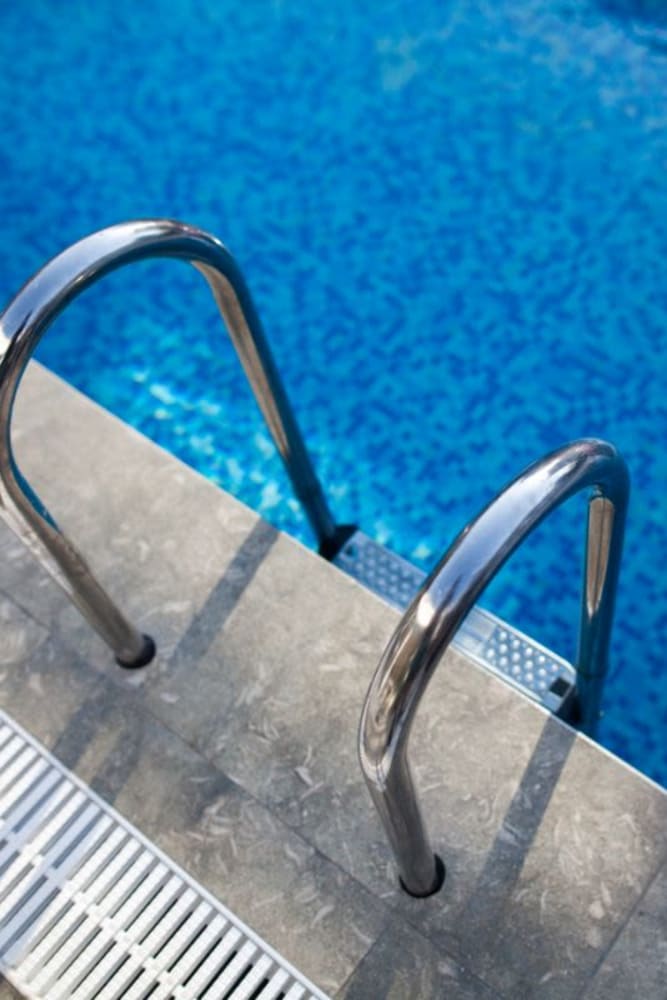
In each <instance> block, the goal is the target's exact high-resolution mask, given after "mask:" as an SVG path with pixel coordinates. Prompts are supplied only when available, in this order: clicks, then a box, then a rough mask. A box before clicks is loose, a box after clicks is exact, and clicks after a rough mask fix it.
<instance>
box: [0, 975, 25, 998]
mask: <svg viewBox="0 0 667 1000" xmlns="http://www.w3.org/2000/svg"><path fill="white" fill-rule="evenodd" d="M20 996H21V994H20V993H17V992H16V990H15V989H14V987H13V986H11V985H10V984H9V983H8V982H7V980H6V979H3V977H2V976H0V1000H19V998H20Z"/></svg>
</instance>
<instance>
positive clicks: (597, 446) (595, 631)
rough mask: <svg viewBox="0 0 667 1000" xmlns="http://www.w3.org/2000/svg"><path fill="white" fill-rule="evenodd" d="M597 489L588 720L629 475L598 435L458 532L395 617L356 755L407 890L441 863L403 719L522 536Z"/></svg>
mask: <svg viewBox="0 0 667 1000" xmlns="http://www.w3.org/2000/svg"><path fill="white" fill-rule="evenodd" d="M587 487H592V488H593V494H592V496H591V499H590V501H589V505H588V526H587V536H586V548H585V566H584V579H583V593H582V600H581V618H580V625H579V643H578V652H577V664H576V667H577V681H576V704H577V706H578V714H579V720H578V721H579V723H580V725H581V727H582V728H583V729H584V730H585V731H586V732H588V733H591V732H592V731H593V730H594V728H595V723H596V721H597V719H598V715H599V708H600V699H601V695H602V687H603V683H604V678H605V674H606V671H607V657H608V650H609V640H610V634H611V626H612V620H613V612H614V599H615V594H616V583H617V579H618V571H619V565H620V559H621V552H622V547H623V532H624V526H625V515H626V510H627V502H628V494H629V480H628V473H627V469H626V466H625V463H624V461H623V459H622V458H621V457H620V455H619V454H618V452H617V451H616V450H615V449H614V448H613V447H612V446H611V445H609V444H607V443H606V442H604V441H596V440H582V441H575V442H574V443H572V444H569V445H566V446H565V447H564V448H560V449H559V450H558V451H555V452H553V453H552V454H550V455H548V456H547V457H546V458H543V459H542V460H541V461H539V462H536V463H535V464H534V465H531V466H530V467H529V468H528V469H526V470H525V471H524V472H523V473H522V474H521V475H520V476H519V477H518V478H517V479H515V480H514V481H513V482H512V483H510V485H509V486H507V487H506V488H505V489H504V490H503V491H502V492H501V493H500V494H498V496H497V497H496V498H495V499H494V500H492V501H491V503H490V504H489V505H488V506H487V507H486V508H485V509H484V510H483V511H482V513H481V514H480V515H479V516H478V517H477V518H476V519H475V520H474V521H472V522H471V523H470V524H469V525H468V526H467V527H466V528H465V529H464V531H462V532H461V534H460V535H459V536H458V538H457V539H456V540H455V542H454V543H453V545H452V546H451V547H450V548H449V550H448V551H447V552H446V553H445V555H444V557H443V558H442V560H441V561H440V562H439V563H438V565H437V566H436V568H435V569H434V570H433V572H432V573H431V574H430V576H429V577H428V578H427V579H426V581H425V583H424V584H423V586H422V588H421V589H420V591H419V592H418V594H417V596H416V597H415V599H414V600H413V601H412V603H411V605H410V606H409V608H408V609H407V611H406V612H405V614H404V615H403V618H402V619H401V621H400V623H399V625H398V627H397V629H396V631H395V632H394V634H393V636H392V638H391V639H390V641H389V644H388V646H387V648H386V650H385V652H384V654H383V656H382V659H381V661H380V664H379V666H378V668H377V670H376V672H375V676H374V677H373V680H372V682H371V685H370V688H369V691H368V694H367V696H366V700H365V702H364V707H363V712H362V716H361V725H360V730H359V757H360V761H361V767H362V770H363V773H364V777H365V779H366V782H367V784H368V788H369V790H370V793H371V797H372V799H373V802H374V803H375V806H376V808H377V810H378V812H379V814H380V818H381V820H382V823H383V824H384V828H385V831H386V834H387V837H388V839H389V842H390V844H391V846H392V849H393V851H394V854H395V856H396V860H397V862H398V867H399V871H400V876H401V882H402V884H403V887H404V888H405V889H406V890H407V891H408V892H410V893H411V894H412V895H414V896H428V895H431V894H432V893H433V892H436V891H437V890H438V889H439V888H440V885H441V884H442V880H443V878H444V866H443V865H442V862H441V861H440V859H439V858H438V857H437V855H434V853H433V850H432V848H431V845H430V842H429V838H428V835H427V832H426V828H425V826H424V822H423V819H422V816H421V811H420V808H419V804H418V801H417V796H416V793H415V789H414V785H413V782H412V776H411V774H410V768H409V765H408V759H407V747H408V739H409V736H410V727H411V725H412V722H413V720H414V716H415V713H416V711H417V709H418V707H419V703H420V701H421V697H422V695H423V694H424V691H425V689H426V686H427V684H428V682H429V680H430V678H431V676H432V675H433V672H434V670H435V668H436V666H437V664H438V662H439V661H440V659H441V657H442V655H443V654H444V652H445V650H446V649H447V646H448V645H449V643H450V641H451V639H452V637H453V636H454V634H455V632H456V630H457V629H458V627H459V625H460V624H461V622H462V621H463V619H464V618H465V616H466V614H467V613H468V612H469V611H470V609H471V608H472V606H473V605H474V604H475V602H476V601H477V599H478V597H479V596H480V594H481V593H482V591H483V590H484V588H485V587H486V585H487V584H488V583H489V582H490V580H491V579H492V578H493V577H494V576H495V574H496V573H497V572H498V570H499V569H500V567H501V566H502V565H503V563H504V562H505V561H506V560H507V559H508V558H509V556H510V555H511V554H512V553H513V552H514V551H515V549H516V548H517V547H518V546H519V545H520V544H521V542H522V541H523V539H524V538H525V537H526V535H528V534H529V533H530V532H531V531H532V530H533V528H535V527H536V526H537V525H538V524H539V523H540V522H541V521H542V520H543V519H544V518H545V517H546V516H547V515H548V514H549V513H551V511H553V510H554V508H556V507H558V506H559V505H560V504H562V503H563V502H564V501H565V500H567V499H568V498H569V497H571V496H573V495H574V494H575V493H577V492H578V491H579V490H582V489H585V488H587Z"/></svg>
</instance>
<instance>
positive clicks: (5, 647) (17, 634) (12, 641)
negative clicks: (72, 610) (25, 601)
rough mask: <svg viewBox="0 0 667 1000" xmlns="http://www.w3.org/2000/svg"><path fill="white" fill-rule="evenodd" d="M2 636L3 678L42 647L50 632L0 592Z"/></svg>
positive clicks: (0, 644)
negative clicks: (14, 666) (6, 672)
mask: <svg viewBox="0 0 667 1000" xmlns="http://www.w3.org/2000/svg"><path fill="white" fill-rule="evenodd" d="M0 636H1V641H0V676H1V675H2V673H3V672H4V671H5V670H7V669H9V668H11V667H12V666H13V665H14V664H17V663H21V662H22V661H23V660H24V659H25V658H26V657H27V656H30V654H31V653H32V652H33V651H34V650H35V649H37V648H38V647H39V646H41V644H42V643H43V642H44V641H45V640H46V638H47V636H48V632H47V631H46V629H45V628H44V627H43V626H42V625H39V624H38V623H37V622H36V621H35V620H34V619H33V618H31V617H30V615H28V614H26V613H25V611H23V610H22V609H21V608H19V607H18V605H16V604H15V603H14V601H12V600H11V599H10V598H9V597H7V596H6V595H5V594H4V593H3V592H2V591H0Z"/></svg>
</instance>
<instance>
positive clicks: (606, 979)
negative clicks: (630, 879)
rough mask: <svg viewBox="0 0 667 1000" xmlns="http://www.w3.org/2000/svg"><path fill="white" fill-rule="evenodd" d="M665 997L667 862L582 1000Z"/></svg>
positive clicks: (666, 967) (660, 999)
mask: <svg viewBox="0 0 667 1000" xmlns="http://www.w3.org/2000/svg"><path fill="white" fill-rule="evenodd" d="M630 997H641V1000H666V998H667V865H665V866H663V868H662V869H661V871H660V872H659V873H658V875H657V876H656V878H655V880H654V881H653V884H652V885H651V886H650V888H649V890H648V892H647V893H646V895H645V896H644V898H643V899H642V900H641V901H640V902H639V905H638V906H637V909H636V910H635V912H634V913H633V914H632V917H631V918H630V920H629V922H628V924H627V926H626V927H625V928H624V930H623V931H622V932H621V934H620V935H619V937H618V939H617V940H616V941H615V942H614V945H613V947H612V948H611V950H610V952H609V954H608V955H607V957H606V958H605V960H604V962H603V963H602V965H601V967H600V968H599V970H598V971H597V973H596V975H595V976H594V977H593V980H592V982H591V984H590V986H589V987H588V989H586V991H585V992H584V994H583V1000H628V998H630Z"/></svg>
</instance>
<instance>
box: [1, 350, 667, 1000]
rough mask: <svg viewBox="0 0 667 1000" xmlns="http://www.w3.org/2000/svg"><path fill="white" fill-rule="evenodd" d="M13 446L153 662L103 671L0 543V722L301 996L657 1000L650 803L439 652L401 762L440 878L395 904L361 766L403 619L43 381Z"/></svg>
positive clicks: (662, 855) (659, 915)
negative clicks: (139, 836) (88, 793)
mask: <svg viewBox="0 0 667 1000" xmlns="http://www.w3.org/2000/svg"><path fill="white" fill-rule="evenodd" d="M15 440H16V452H17V458H18V461H19V463H20V465H21V467H22V470H23V471H24V473H25V474H26V476H27V478H28V479H29V481H30V482H31V484H32V485H33V486H34V487H35V488H36V490H37V492H38V494H39V495H40V496H41V497H42V499H43V500H44V502H45V503H46V504H47V506H48V507H49V509H50V510H51V511H52V513H53V514H54V516H55V517H56V519H57V520H58V522H59V523H61V524H62V526H63V527H64V528H65V529H66V530H67V531H68V532H69V533H70V535H71V537H72V539H73V540H74V542H75V543H76V544H77V546H78V547H80V549H81V550H82V551H83V552H84V554H86V556H87V557H88V560H89V562H90V564H91V566H92V567H93V568H94V570H95V572H96V573H97V574H98V575H99V578H100V580H101V581H102V582H103V583H104V584H105V586H106V587H107V588H108V590H109V591H110V593H111V594H112V595H113V596H114V597H115V598H116V599H117V600H118V601H119V603H120V604H121V606H122V607H123V609H124V610H125V611H126V613H127V614H128V615H129V616H130V617H131V618H132V619H133V620H134V621H136V622H137V624H138V625H139V626H140V627H141V628H142V630H144V631H146V632H149V633H150V634H152V635H153V636H154V638H155V639H156V641H157V644H158V650H159V652H158V656H157V657H156V659H155V661H154V662H153V663H151V664H150V665H149V666H148V667H146V668H144V669H143V670H141V671H136V672H128V671H123V670H121V669H120V668H118V667H117V666H116V665H115V664H114V662H113V657H112V655H111V654H110V653H109V651H108V650H107V649H106V647H105V646H104V645H103V644H102V643H101V642H100V640H99V639H98V638H97V636H96V635H95V634H94V633H93V632H92V631H91V630H90V628H89V627H88V626H87V624H86V623H85V622H84V621H83V620H82V619H81V618H80V616H79V614H78V612H76V610H75V609H74V608H73V607H71V605H70V604H69V602H68V601H67V599H66V598H65V596H64V595H63V594H62V593H61V592H60V591H59V589H58V588H57V587H56V585H55V584H54V583H53V582H52V581H51V580H50V579H49V578H48V577H46V576H45V575H44V573H43V571H42V570H41V569H40V567H39V566H38V565H37V563H36V562H34V560H32V558H31V556H30V555H29V553H28V552H27V551H26V550H25V549H23V547H22V546H21V545H20V543H18V542H17V541H16V539H15V538H14V536H13V535H12V534H11V533H10V532H9V531H8V530H7V529H5V527H4V526H0V566H1V567H2V569H1V570H0V627H1V628H2V635H3V642H2V648H1V649H0V704H1V705H2V707H3V708H4V709H5V710H6V711H7V712H8V713H9V714H10V715H11V716H13V717H14V718H15V719H16V720H17V721H18V722H19V723H20V724H22V725H23V726H24V727H25V728H26V729H28V730H29V731H30V732H31V733H32V734H33V735H34V736H36V737H37V738H38V739H39V740H41V741H42V742H43V743H44V744H45V745H46V746H47V747H48V748H49V749H50V750H52V752H53V753H54V754H55V755H56V757H57V758H58V759H59V760H61V761H62V762H63V763H64V764H65V765H66V766H67V767H69V768H71V769H72V770H73V771H74V772H75V773H76V774H78V775H79V776H80V777H81V778H82V779H83V780H85V781H87V782H89V783H90V784H91V786H92V787H93V788H94V789H95V790H96V791H97V792H98V793H99V794H100V795H102V797H103V798H105V799H106V800H107V801H109V802H110V803H111V804H113V805H114V806H115V807H116V808H117V809H118V810H119V811H120V812H121V813H122V814H123V815H124V816H126V817H127V818H128V820H129V821H130V822H132V823H133V824H134V825H136V826H137V827H138V828H139V829H140V830H141V831H142V832H143V833H144V834H145V835H146V836H148V837H149V838H150V839H152V840H153V841H154V842H155V843H156V844H157V845H158V846H159V847H160V848H161V849H163V850H164V851H165V852H166V853H167V854H169V855H170V856H171V857H173V858H174V860H175V861H177V862H178V863H179V864H180V865H182V867H184V868H185V869H186V870H187V871H188V872H189V873H190V874H192V875H193V876H194V877H195V878H196V879H198V880H199V881H200V882H201V883H202V884H203V885H204V886H206V887H207V888H208V889H209V890H210V891H211V892H213V893H214V894H215V895H217V896H218V897H219V898H220V899H221V900H222V901H223V902H224V903H225V904H226V905H227V906H229V907H230V908H231V909H232V910H233V911H234V912H236V913H237V914H238V915H239V917H241V919H242V920H244V921H245V922H246V923H248V924H249V925H250V926H251V927H253V929H254V930H256V931H257V932H258V933H259V934H261V935H262V936H263V937H264V938H265V939H266V940H267V941H268V942H269V943H270V944H271V945H272V946H273V947H275V948H276V949H277V950H278V951H279V952H281V953H282V954H283V955H285V957H286V958H287V959H288V960H289V961H291V962H292V963H293V964H294V965H296V967H297V968H299V969H300V970H301V971H302V972H303V973H304V974H305V975H307V976H308V977H309V978H311V979H312V980H313V981H314V982H315V983H316V984H317V985H318V986H319V987H320V988H321V989H323V990H325V991H326V992H327V993H329V994H330V995H331V996H332V997H340V998H342V997H346V998H352V997H358V998H369V1000H370V998H380V997H392V998H398V997H406V998H408V997H409V998H412V997H423V998H425V1000H426V998H431V997H441V996H447V997H452V998H454V1000H457V998H462V1000H463V998H465V1000H468V998H482V1000H486V998H492V997H498V998H506V1000H521V998H532V997H539V998H547V1000H549V998H555V1000H560V998H568V1000H569V998H575V997H577V998H578V997H587V998H591V1000H601V998H602V997H605V998H610V1000H616V998H617V997H618V998H619V1000H620V998H621V997H622V998H623V1000H626V998H627V997H628V996H632V995H633V994H632V993H628V984H630V983H633V982H635V981H637V982H641V983H642V984H643V985H642V991H641V993H637V995H638V996H639V995H641V996H642V997H647V998H653V997H655V998H656V1000H657V998H660V997H662V998H663V1000H664V995H665V994H664V985H663V984H664V982H665V981H667V953H666V949H665V947H664V942H665V940H666V939H667V926H666V925H667V916H666V914H665V910H664V886H665V884H666V883H665V880H666V879H667V867H666V865H667V795H665V793H664V792H662V791H661V790H660V789H659V788H657V787H656V786H655V785H653V784H652V783H651V782H649V781H647V780H646V779H644V778H643V777H642V776H640V775H638V774H637V773H636V772H634V771H633V770H632V769H630V768H628V767H627V766H625V765H624V764H622V763H620V762H619V761H617V760H616V759H615V758H613V757H611V756H610V755H609V754H608V753H606V752H604V751H602V750H601V749H600V748H598V747H597V746H596V745H595V744H593V743H591V742H590V741H589V740H587V739H585V738H583V737H581V736H579V735H576V734H575V733H574V732H573V731H572V730H570V729H569V728H568V727H566V726H564V725H562V724H561V723H560V722H558V721H556V720H554V719H553V718H552V717H550V716H548V715H547V714H546V713H544V712H543V711H542V710H541V709H539V708H538V707H536V706H535V705H534V704H532V703H531V702H529V701H528V700H527V699H525V698H524V697H522V696H521V695H520V694H518V693H517V692H516V691H515V690H513V689H511V688H509V687H507V686H506V685H504V684H503V683H502V682H500V681H499V680H497V679H496V678H494V677H492V676H491V675H488V674H486V673H485V672H483V671H482V670H480V669H479V668H478V667H476V666H475V665H473V664H471V663H470V662H469V661H467V660H466V659H465V658H464V657H463V656H462V655H461V654H459V653H450V654H448V655H447V656H446V657H445V659H444V661H443V663H442V664H441V665H440V666H439V668H438V670H437V671H436V674H435V677H434V679H433V681H432V683H431V685H430V687H429V690H428V693H427V695H426V696H425V698H424V702H423V705H422V707H421V708H420V715H419V722H418V725H417V726H415V732H414V734H413V737H412V741H411V759H412V761H413V766H414V771H415V777H416V782H417V786H418V788H419V789H420V790H421V794H422V801H423V806H424V812H425V815H426V818H427V821H428V824H429V828H430V830H431V831H432V835H433V838H434V842H435V844H436V848H437V850H438V851H439V853H440V854H441V855H442V857H443V859H444V860H445V863H446V865H447V879H446V882H445V885H444V887H443V889H442V890H441V891H440V892H439V893H438V894H437V895H436V896H434V897H431V898H430V899H427V900H415V899H412V898H410V897H408V896H407V895H406V894H404V893H403V892H401V890H400V888H399V887H398V884H397V879H396V872H395V867H394V864H393V859H392V856H391V853H390V851H389V848H388V846H387V843H386V841H385V839H384V835H383V831H382V829H381V827H380V824H379V821H378V819H377V817H376V815H375V813H374V811H373V808H372V805H371V803H370V799H369V797H368V793H367V791H366V789H365V786H364V783H363V780H362V777H361V772H360V769H359V765H358V762H357V757H356V731H357V726H358V721H359V714H360V711H361V705H362V702H363V698H364V695H365V692H366V689H367V687H368V684H369V682H370V679H371V676H372V674H373V671H374V669H375V666H376V664H377V661H378V659H379V657H380V654H381V652H382V650H383V648H384V645H385V643H386V642H387V640H388V638H389V636H390V635H391V633H392V631H393V629H394V627H395V625H396V623H397V621H398V619H399V615H398V613H397V612H396V611H394V610H393V609H391V608H390V607H388V606H387V605H385V604H384V603H382V602H381V601H379V600H378V599H377V598H375V597H374V596H373V595H371V594H370V593H368V592H366V591H365V590H363V589H362V588H361V587H359V586H358V585H357V584H356V583H355V582H354V581H352V580H350V579H349V578H347V577H346V576H344V575H343V574H342V573H341V572H340V571H339V570H337V569H335V568H334V567H332V566H330V565H329V564H327V563H325V562H323V561H322V560H321V559H320V558H319V557H317V556H316V555H314V554H313V553H312V552H310V551H308V550H306V549H304V548H303V547H302V546H301V545H300V544H298V543H296V542H294V541H293V540H291V539H289V538H287V537H286V536H284V535H281V534H280V533H279V532H276V531H275V530H274V529H273V528H271V527H270V526H268V525H266V524H265V523H264V522H263V521H261V520H260V519H259V518H258V517H257V516H256V515H254V514H253V513H252V512H250V511H249V510H247V509H246V508H245V507H243V505H241V504H240V503H238V502H237V501H236V500H234V499H233V498H231V497H229V496H228V495H226V494H224V493H223V492H221V491H220V490H218V489H217V488H216V487H214V486H213V485H212V484H211V483H209V482H206V481H205V480H203V479H202V478H201V477H200V476H199V475H198V474H196V473H194V472H192V471H191V470H189V469H187V468H186V467H184V466H183V465H182V464H181V463H179V462H178V461H176V460H175V459H174V458H172V457H171V456H169V455H167V454H166V453H164V452H163V451H161V450H160V449H159V448H157V447H156V446H155V445H153V444H151V443H150V442H148V441H146V440H145V439H143V438H142V437H141V436H139V435H138V434H136V433H135V432H134V431H131V430H129V429H128V428H127V427H126V426H125V425H123V424H122V423H120V422H119V421H118V420H117V419H116V418H114V417H112V416H110V415H109V414H107V413H106V412H105V411H103V410H101V409H100V408H99V407H97V406H95V405H94V404H92V403H90V402H89V401H88V400H86V399H84V398H83V397H81V396H80V395H78V394H77V393H76V392H74V391H73V390H72V389H71V388H69V387H68V386H65V385H64V384H63V383H61V382H60V381H59V380H58V379H56V378H54V377H53V376H52V375H50V374H49V373H47V372H45V371H43V370H40V369H39V368H38V367H37V366H35V367H34V370H33V371H31V372H30V374H29V377H28V379H27V380H26V385H25V387H24V389H23V390H22V392H21V397H20V399H19V406H18V408H17V419H16V435H15ZM0 990H1V988H0ZM661 990H663V992H662V993H661V992H660V991H661ZM11 995H12V994H11V993H10V994H9V996H11ZM1 996H2V992H1V991H0V997H1Z"/></svg>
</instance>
